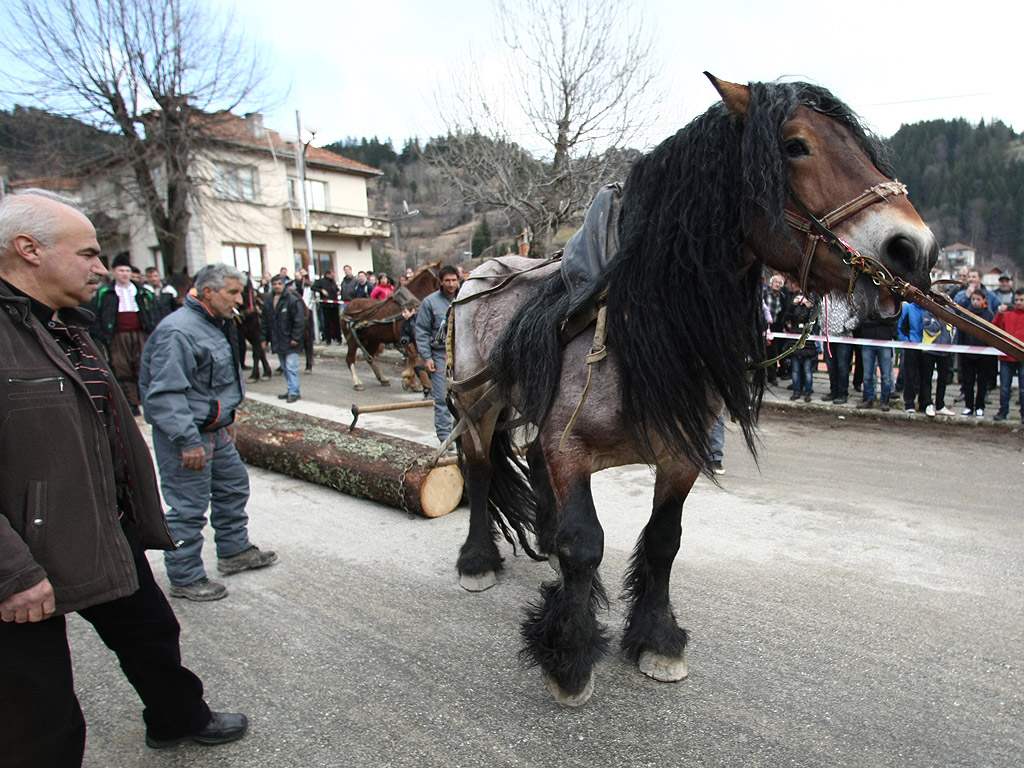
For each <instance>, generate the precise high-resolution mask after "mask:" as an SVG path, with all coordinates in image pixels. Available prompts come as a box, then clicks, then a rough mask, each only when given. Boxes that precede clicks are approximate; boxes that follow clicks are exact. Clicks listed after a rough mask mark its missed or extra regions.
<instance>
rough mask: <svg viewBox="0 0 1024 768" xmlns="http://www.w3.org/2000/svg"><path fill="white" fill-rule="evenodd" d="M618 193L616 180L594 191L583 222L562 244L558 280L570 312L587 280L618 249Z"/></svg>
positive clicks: (596, 275)
mask: <svg viewBox="0 0 1024 768" xmlns="http://www.w3.org/2000/svg"><path fill="white" fill-rule="evenodd" d="M621 197H622V187H621V186H620V185H619V184H609V185H608V186H606V187H604V188H603V189H602V190H601V191H600V192H598V193H597V196H596V197H595V198H594V202H592V203H591V204H590V208H589V209H588V210H587V215H586V217H585V218H584V219H583V226H581V227H580V228H579V229H578V230H576V233H575V234H574V235H573V236H572V237H570V238H569V242H567V243H566V244H565V249H564V250H563V251H562V281H563V282H564V283H565V288H566V290H567V291H568V292H569V312H568V314H569V315H570V316H571V315H572V314H573V313H575V312H576V311H577V310H579V309H580V308H581V307H582V306H583V303H584V299H585V297H586V296H587V294H588V293H589V289H590V287H591V284H592V283H593V282H594V281H595V280H597V279H598V278H600V277H601V275H602V274H604V271H605V269H607V267H608V264H609V262H610V261H611V260H612V259H614V258H615V255H616V254H617V253H618V252H619V232H618V226H619V199H620V198H621Z"/></svg>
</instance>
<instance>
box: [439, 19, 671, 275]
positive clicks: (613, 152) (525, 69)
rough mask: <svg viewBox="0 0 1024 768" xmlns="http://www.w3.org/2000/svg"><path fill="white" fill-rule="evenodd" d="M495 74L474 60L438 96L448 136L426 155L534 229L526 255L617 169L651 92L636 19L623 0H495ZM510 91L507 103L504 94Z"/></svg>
mask: <svg viewBox="0 0 1024 768" xmlns="http://www.w3.org/2000/svg"><path fill="white" fill-rule="evenodd" d="M497 11H498V19H499V24H500V32H501V39H502V42H503V43H504V45H505V47H506V50H507V60H506V61H504V62H503V66H502V67H500V71H501V72H503V73H504V77H502V78H499V79H498V80H496V81H492V82H485V79H484V76H482V75H480V72H481V71H482V70H484V69H485V68H484V67H482V66H477V65H474V66H472V67H471V68H469V69H467V70H466V71H465V72H460V73H457V74H455V75H453V78H452V80H453V85H456V86H457V87H454V88H452V89H450V90H451V92H452V93H453V94H455V95H454V96H452V97H449V99H448V100H447V101H445V100H442V99H440V98H439V108H440V110H441V112H442V115H443V116H444V118H445V123H446V125H447V127H448V131H449V136H448V137H447V138H446V139H445V140H443V141H440V142H434V143H432V145H431V146H432V147H433V149H434V151H433V152H432V153H431V159H432V161H433V162H436V163H437V164H438V165H439V166H440V167H441V168H442V169H444V170H445V172H446V173H447V175H448V176H449V177H450V178H451V179H452V181H454V182H455V184H456V185H457V186H458V188H459V189H460V191H461V193H462V195H463V199H464V200H465V202H467V203H470V204H473V205H479V206H481V207H484V208H498V209H502V210H504V211H505V212H506V213H507V214H509V215H510V216H511V217H512V218H513V219H518V220H519V221H520V222H521V223H523V224H525V225H526V226H528V227H529V228H530V229H531V230H532V235H533V247H532V251H531V254H532V255H544V253H545V252H546V250H547V248H548V245H549V243H550V240H551V237H552V236H553V235H554V234H555V232H557V230H558V228H559V227H560V226H561V225H562V224H563V223H565V222H567V221H569V220H571V219H573V218H574V217H576V216H577V215H578V214H579V212H580V210H581V209H582V208H584V207H585V206H586V205H587V203H588V202H589V200H590V199H591V198H592V197H593V195H594V193H595V191H596V190H597V188H598V187H599V186H600V185H602V184H604V183H607V182H608V181H610V180H613V179H616V178H619V177H620V176H621V174H622V173H623V170H624V167H623V164H624V162H626V160H627V159H628V157H629V156H628V154H626V153H623V152H621V151H620V149H621V148H623V147H625V146H627V145H628V142H629V141H631V140H633V139H634V138H635V137H636V136H637V135H638V133H639V130H640V129H641V127H642V126H643V123H644V121H645V119H646V118H647V116H648V114H649V111H650V105H651V104H653V103H655V101H656V97H655V95H654V94H653V93H652V90H651V87H650V86H651V84H652V81H653V73H652V67H651V63H652V60H653V54H652V49H651V44H650V41H649V38H648V36H647V34H646V32H645V30H644V25H643V20H642V18H640V17H639V16H634V15H632V14H631V11H630V7H629V4H628V3H625V2H621V1H620V0H517V2H516V3H515V4H512V3H511V2H509V0H498V2H497ZM509 94H511V100H512V101H513V102H514V106H513V107H512V110H511V111H510V110H509V109H506V107H505V104H504V99H505V97H506V95H509Z"/></svg>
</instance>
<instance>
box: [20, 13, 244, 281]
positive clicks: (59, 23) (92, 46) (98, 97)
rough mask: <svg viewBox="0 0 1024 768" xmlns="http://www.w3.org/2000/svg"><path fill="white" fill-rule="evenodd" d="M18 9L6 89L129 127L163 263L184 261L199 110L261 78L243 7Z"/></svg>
mask: <svg viewBox="0 0 1024 768" xmlns="http://www.w3.org/2000/svg"><path fill="white" fill-rule="evenodd" d="M9 17H10V21H11V28H10V29H9V30H8V32H7V33H5V35H4V38H5V39H4V42H3V43H0V46H2V48H3V50H4V51H5V52H6V53H7V54H8V57H7V58H8V59H9V62H8V65H7V66H5V74H6V75H7V76H8V77H9V79H10V80H11V81H13V82H14V83H16V84H17V90H14V89H12V88H11V87H8V88H7V89H6V90H7V92H8V94H10V95H16V96H18V97H19V98H20V99H24V100H26V101H28V102H30V103H34V104H38V105H40V106H42V107H44V108H45V109H47V110H49V111H51V112H54V113H57V114H62V115H68V116H73V117H77V118H80V119H84V120H86V121H87V122H90V123H92V124H94V125H96V126H97V127H101V128H105V129H108V130H110V129H112V130H115V131H116V132H117V133H119V134H120V136H121V137H122V139H123V141H122V142H120V144H121V146H120V150H119V154H118V157H117V158H116V160H118V161H122V162H125V163H127V164H128V166H129V167H130V168H131V175H132V177H133V178H134V182H135V186H136V190H135V193H136V195H137V198H138V201H139V203H140V204H141V206H142V207H143V208H144V210H145V211H146V212H147V213H148V215H149V218H150V220H151V221H152V223H153V228H154V229H155V230H156V237H157V241H158V243H159V245H160V251H161V253H162V255H163V260H164V266H165V269H167V270H168V271H170V270H180V269H182V268H184V267H185V265H186V263H187V259H186V256H187V253H186V234H187V232H188V226H189V220H190V218H191V209H190V203H193V202H194V200H195V199H196V198H195V195H194V194H193V193H194V189H195V185H196V182H197V180H196V178H195V177H194V175H193V172H192V168H193V160H194V158H195V152H196V149H197V147H198V145H199V143H200V142H201V141H202V130H203V126H204V121H205V118H204V119H197V117H198V116H200V115H201V114H202V113H205V112H208V111H212V110H215V109H226V110H231V109H234V108H235V107H237V106H238V105H239V104H240V103H243V102H245V101H247V100H248V99H250V98H252V97H253V96H254V95H255V92H256V89H257V87H258V86H259V84H260V82H261V81H262V78H263V70H262V69H261V68H260V67H258V66H257V65H256V62H257V61H258V60H259V59H258V57H257V55H256V51H254V50H253V48H252V47H251V46H250V44H249V42H248V41H247V40H246V38H245V37H244V36H243V35H242V33H241V31H240V30H238V29H237V28H236V27H235V25H234V23H233V18H232V17H231V16H230V15H211V13H210V12H208V10H207V5H206V4H205V3H201V2H198V0H51V2H48V3H40V2H37V1H36V0H18V2H17V4H16V5H14V6H12V8H11V9H10V11H9ZM69 170H70V169H69Z"/></svg>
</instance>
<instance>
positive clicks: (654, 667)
mask: <svg viewBox="0 0 1024 768" xmlns="http://www.w3.org/2000/svg"><path fill="white" fill-rule="evenodd" d="M639 667H640V671H641V672H643V673H644V674H645V675H647V676H648V677H650V678H653V679H654V680H658V681H659V682H662V683H678V682H679V681H680V680H682V679H683V678H684V677H686V676H687V675H688V674H690V670H689V668H688V667H687V666H686V659H685V658H682V657H680V658H670V657H668V656H662V655H661V654H660V653H652V652H651V651H644V652H643V653H642V654H640V663H639Z"/></svg>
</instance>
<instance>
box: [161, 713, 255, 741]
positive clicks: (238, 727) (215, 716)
mask: <svg viewBox="0 0 1024 768" xmlns="http://www.w3.org/2000/svg"><path fill="white" fill-rule="evenodd" d="M210 715H211V717H210V722H208V723H207V724H206V725H205V726H203V727H202V728H200V729H199V730H198V731H196V732H195V733H190V734H188V735H187V736H179V737H178V738H176V739H154V738H153V737H152V736H150V735H149V734H148V733H147V734H146V746H147V747H150V748H151V749H166V748H167V747H173V746H174V745H175V744H181V743H182V742H184V741H194V742H196V743H198V744H227V743H228V742H230V741H238V740H239V739H240V738H242V737H243V736H245V730H246V729H247V728H248V727H249V720H248V718H246V716H245V715H243V714H241V713H234V712H211V713H210Z"/></svg>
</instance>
